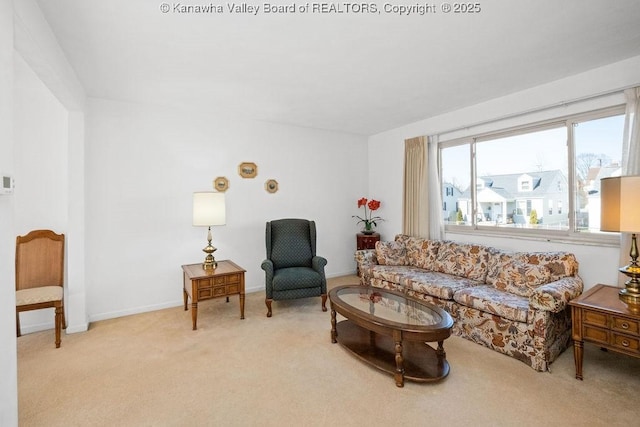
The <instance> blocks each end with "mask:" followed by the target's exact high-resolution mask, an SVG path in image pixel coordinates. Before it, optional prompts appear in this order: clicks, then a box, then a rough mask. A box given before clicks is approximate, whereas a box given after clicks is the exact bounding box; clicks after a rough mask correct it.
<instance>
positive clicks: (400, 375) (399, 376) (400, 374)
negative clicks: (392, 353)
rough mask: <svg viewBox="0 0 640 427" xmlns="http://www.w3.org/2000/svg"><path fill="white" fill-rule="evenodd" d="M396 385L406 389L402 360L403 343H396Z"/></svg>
mask: <svg viewBox="0 0 640 427" xmlns="http://www.w3.org/2000/svg"><path fill="white" fill-rule="evenodd" d="M394 378H395V380H396V385H397V386H398V387H404V362H403V360H402V341H396V373H395V375H394Z"/></svg>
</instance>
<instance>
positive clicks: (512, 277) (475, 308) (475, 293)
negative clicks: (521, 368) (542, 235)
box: [355, 234, 583, 371]
mask: <svg viewBox="0 0 640 427" xmlns="http://www.w3.org/2000/svg"><path fill="white" fill-rule="evenodd" d="M355 256H356V262H357V263H358V267H359V271H360V280H361V284H362V285H371V286H375V287H379V288H385V289H395V290H400V291H402V292H405V293H406V294H407V295H410V296H413V297H415V298H418V299H421V300H425V301H428V302H430V303H433V304H435V305H437V306H439V307H442V308H444V309H445V310H447V311H448V312H449V313H450V314H451V316H452V317H453V319H454V327H453V333H454V334H456V335H459V336H462V337H464V338H466V339H469V340H471V341H473V342H476V343H478V344H482V345H484V346H487V347H489V348H491V349H493V350H496V351H498V352H500V353H504V354H507V355H509V356H511V357H514V358H516V359H518V360H521V361H523V362H525V363H527V364H529V365H530V366H531V367H532V368H533V369H535V370H538V371H547V370H549V365H550V364H551V362H553V361H554V360H555V359H556V358H557V357H558V355H559V354H560V353H562V351H564V350H565V349H566V348H567V346H568V344H569V341H570V337H571V313H570V310H569V307H568V304H567V303H568V302H569V301H570V300H572V299H573V298H575V297H577V296H578V295H580V294H581V293H582V289H583V284H582V279H580V277H579V276H578V262H577V260H576V258H575V256H574V255H573V254H571V253H566V252H512V253H510V252H505V251H502V250H499V249H495V248H492V247H488V246H482V245H476V244H464V243H456V242H453V241H437V240H427V239H423V238H417V237H410V236H407V235H402V234H400V235H397V236H396V238H395V240H394V241H391V242H377V243H376V249H375V250H373V249H370V250H360V251H356V255H355Z"/></svg>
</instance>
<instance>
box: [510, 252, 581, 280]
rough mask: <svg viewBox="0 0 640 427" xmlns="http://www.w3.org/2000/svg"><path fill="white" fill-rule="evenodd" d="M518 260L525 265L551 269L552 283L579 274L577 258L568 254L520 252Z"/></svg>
mask: <svg viewBox="0 0 640 427" xmlns="http://www.w3.org/2000/svg"><path fill="white" fill-rule="evenodd" d="M516 256H517V259H518V260H520V261H522V262H524V263H525V264H536V265H542V266H545V267H547V269H549V272H550V273H551V281H552V282H553V281H556V280H560V279H562V278H563V277H569V276H575V275H576V274H578V260H576V256H575V255H574V254H571V253H567V252H519V253H517V254H516Z"/></svg>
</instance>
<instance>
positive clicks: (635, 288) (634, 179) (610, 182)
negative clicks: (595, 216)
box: [600, 176, 640, 310]
mask: <svg viewBox="0 0 640 427" xmlns="http://www.w3.org/2000/svg"><path fill="white" fill-rule="evenodd" d="M600 189H601V196H600V197H601V198H600V202H601V208H600V209H601V217H600V230H601V231H618V232H622V233H631V250H630V251H629V256H630V257H631V262H630V263H629V265H626V266H624V267H620V268H619V269H618V271H620V272H621V273H623V274H625V275H626V276H628V277H630V279H629V280H627V282H626V283H625V287H624V289H622V290H621V291H620V299H621V300H622V301H623V302H624V303H626V304H627V305H629V306H630V308H632V309H635V310H639V309H640V280H639V279H638V278H639V277H640V265H638V245H637V243H636V233H637V232H639V231H640V203H639V202H640V176H616V177H610V178H603V179H602V180H600Z"/></svg>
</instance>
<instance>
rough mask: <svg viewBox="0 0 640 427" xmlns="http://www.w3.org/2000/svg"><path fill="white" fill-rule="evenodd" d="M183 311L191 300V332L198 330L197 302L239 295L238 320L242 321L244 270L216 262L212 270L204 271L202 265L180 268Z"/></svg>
mask: <svg viewBox="0 0 640 427" xmlns="http://www.w3.org/2000/svg"><path fill="white" fill-rule="evenodd" d="M182 272H183V288H182V291H183V295H184V310H185V311H187V302H188V300H189V298H191V320H192V322H193V330H194V331H195V330H196V329H198V326H197V323H198V302H199V301H204V300H208V299H212V298H220V297H227V301H229V295H240V319H244V273H245V272H246V270H245V269H243V268H242V267H240V266H238V265H237V264H235V263H234V262H233V261H229V260H225V261H218V266H217V267H216V268H215V269H214V270H205V269H204V268H202V264H188V265H183V266H182Z"/></svg>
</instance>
